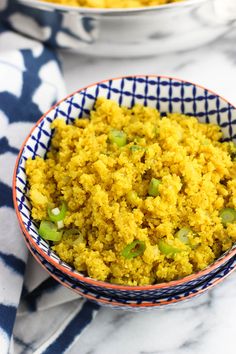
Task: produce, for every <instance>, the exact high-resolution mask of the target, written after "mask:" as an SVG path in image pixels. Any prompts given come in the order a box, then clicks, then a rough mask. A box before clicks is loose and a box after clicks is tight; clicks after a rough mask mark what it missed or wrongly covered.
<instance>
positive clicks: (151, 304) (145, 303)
mask: <svg viewBox="0 0 236 354" xmlns="http://www.w3.org/2000/svg"><path fill="white" fill-rule="evenodd" d="M25 240H26V242H27V244H28V247H29V249H30V251H31V252H32V254H33V255H34V257H35V259H36V260H37V261H38V262H39V263H40V264H41V265H42V266H43V267H44V268H45V269H46V270H47V271H48V272H49V274H50V275H51V276H53V277H54V279H56V280H57V281H59V282H60V283H61V284H63V285H65V286H66V287H67V288H69V289H71V290H73V291H75V292H76V293H77V294H78V295H81V296H84V297H86V298H88V299H89V300H91V301H94V302H96V303H98V304H100V305H102V306H108V307H112V308H116V309H125V310H133V311H137V310H138V311H139V310H142V309H146V310H147V309H151V308H152V309H153V308H159V307H162V306H172V305H174V304H176V303H179V302H183V301H187V300H189V299H191V298H193V297H195V296H199V295H201V294H203V293H205V292H206V291H207V290H209V289H211V288H212V287H213V286H215V285H216V284H218V283H220V282H221V281H222V280H223V279H225V278H226V277H227V276H228V275H230V274H231V273H232V271H233V270H235V268H236V255H235V256H233V257H232V258H231V259H230V260H229V261H228V262H226V264H225V265H224V266H222V267H221V269H220V270H218V272H217V273H216V274H215V275H214V276H212V277H211V278H210V279H208V280H207V281H205V282H202V283H200V284H198V285H196V286H194V287H192V288H190V289H188V290H185V291H182V292H179V293H176V294H174V295H172V296H164V295H163V297H159V298H156V297H155V295H153V296H152V295H150V297H149V298H146V299H142V298H139V296H138V295H137V296H136V297H135V298H134V299H125V298H122V297H116V296H114V297H113V296H112V295H111V294H108V295H107V296H106V295H102V294H98V293H97V292H96V291H93V289H92V288H91V287H89V288H84V287H83V286H81V285H80V284H79V283H78V281H76V280H75V281H74V282H73V281H72V280H71V278H70V277H68V276H67V275H66V274H64V273H63V272H61V271H60V270H58V269H57V268H56V267H54V266H53V265H52V264H51V263H49V262H48V261H47V260H46V259H45V258H44V257H42V256H41V255H40V253H38V252H37V250H36V249H35V248H34V247H33V246H32V245H31V244H30V243H29V241H28V239H27V238H26V237H25Z"/></svg>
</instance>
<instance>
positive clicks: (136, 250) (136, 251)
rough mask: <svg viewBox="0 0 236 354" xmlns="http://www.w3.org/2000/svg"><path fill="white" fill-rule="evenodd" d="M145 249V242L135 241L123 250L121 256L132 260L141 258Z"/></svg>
mask: <svg viewBox="0 0 236 354" xmlns="http://www.w3.org/2000/svg"><path fill="white" fill-rule="evenodd" d="M145 248H146V245H145V242H143V241H139V240H135V241H133V242H132V243H130V244H129V245H127V246H126V247H125V248H124V249H123V251H122V252H121V255H122V256H123V257H125V258H126V259H132V258H135V257H137V256H141V254H143V252H144V251H145Z"/></svg>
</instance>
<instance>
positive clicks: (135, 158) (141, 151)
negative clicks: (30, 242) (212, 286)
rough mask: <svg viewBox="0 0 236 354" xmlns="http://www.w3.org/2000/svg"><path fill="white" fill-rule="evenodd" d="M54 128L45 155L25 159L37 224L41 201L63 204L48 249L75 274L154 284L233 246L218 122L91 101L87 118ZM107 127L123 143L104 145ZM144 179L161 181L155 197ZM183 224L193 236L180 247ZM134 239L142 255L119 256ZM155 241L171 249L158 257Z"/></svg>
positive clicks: (231, 167)
mask: <svg viewBox="0 0 236 354" xmlns="http://www.w3.org/2000/svg"><path fill="white" fill-rule="evenodd" d="M52 128H55V132H54V134H53V138H52V141H51V149H50V151H49V152H48V154H47V156H46V158H45V159H43V158H40V157H36V158H35V159H34V160H32V159H28V160H27V161H26V173H27V177H28V182H29V186H30V192H29V196H30V200H31V204H32V217H33V219H35V220H36V221H41V220H45V219H47V217H48V215H47V209H48V206H49V205H50V206H51V207H57V206H60V204H61V202H62V201H64V202H65V203H66V204H67V208H68V210H67V213H66V217H65V219H64V226H65V228H64V233H63V236H62V239H61V241H59V242H58V243H56V244H54V245H53V246H52V249H53V250H54V251H55V252H56V253H57V254H58V255H59V257H60V258H61V259H62V260H63V261H65V262H67V263H69V264H71V265H72V266H74V267H75V268H76V269H77V270H78V271H79V272H82V273H83V274H85V275H88V276H90V277H92V278H94V279H98V280H102V281H107V282H111V283H117V284H124V285H146V284H156V283H159V282H163V281H170V280H174V279H180V278H182V277H184V276H187V275H189V274H191V273H194V272H197V271H199V270H202V269H204V268H206V267H207V266H208V265H209V264H210V263H212V262H213V261H214V260H215V259H217V258H218V257H219V256H220V255H221V254H222V253H223V252H224V251H226V250H227V249H229V248H230V247H231V246H232V244H233V243H234V242H235V241H236V223H235V222H233V223H228V224H227V225H223V224H222V220H221V218H220V215H219V213H220V211H221V210H222V209H223V208H226V207H228V208H236V179H235V177H236V162H234V161H233V158H232V151H233V152H234V153H235V147H234V145H233V144H232V143H222V142H219V139H221V138H222V133H221V131H220V129H219V127H218V126H217V125H213V124H203V123H199V122H198V120H197V119H196V118H194V117H188V116H185V115H183V114H179V113H172V114H167V115H166V116H165V117H161V116H160V113H159V112H158V111H157V110H156V109H154V108H150V107H144V106H141V105H135V106H134V107H133V108H131V109H128V108H125V107H119V105H118V104H117V103H115V102H114V101H112V100H107V99H105V98H99V99H97V101H96V105H95V110H93V111H91V114H90V119H87V118H83V119H76V120H75V122H74V124H72V125H68V124H66V123H65V121H64V120H63V119H60V118H57V119H56V120H55V121H54V122H53V123H52ZM112 129H117V130H119V131H123V132H125V133H126V136H127V144H126V145H124V146H122V147H119V146H117V145H116V144H113V143H112V142H111V141H109V138H108V136H109V133H110V131H111V130H112ZM132 146H136V147H137V146H138V147H139V148H138V149H133V148H132ZM152 178H156V179H158V180H159V181H161V183H160V185H159V194H158V195H157V196H150V195H148V188H149V184H150V181H151V179H152ZM133 192H135V193H133ZM183 227H186V228H189V229H190V230H191V232H190V234H189V242H188V243H187V244H185V243H183V242H182V241H181V240H180V239H179V238H178V237H176V232H178V230H179V229H181V228H183ZM134 240H139V241H142V242H143V244H144V245H145V250H144V251H143V253H142V254H140V255H138V256H135V257H133V258H131V259H127V258H126V257H125V256H124V249H125V248H126V247H127V245H130V244H131V243H132V242H133V241H134ZM160 242H162V243H164V244H165V245H168V247H173V249H176V250H178V251H177V252H173V253H171V252H170V253H168V254H166V253H165V250H164V251H163V249H162V247H160V245H161V243H160Z"/></svg>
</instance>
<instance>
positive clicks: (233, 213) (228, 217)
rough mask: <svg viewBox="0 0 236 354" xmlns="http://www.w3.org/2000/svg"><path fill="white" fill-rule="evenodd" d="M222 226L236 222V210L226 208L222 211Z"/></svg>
mask: <svg viewBox="0 0 236 354" xmlns="http://www.w3.org/2000/svg"><path fill="white" fill-rule="evenodd" d="M219 215H220V217H221V221H222V224H224V225H226V224H228V223H233V222H234V221H236V210H235V209H233V208H225V209H222V210H221V211H220V214H219Z"/></svg>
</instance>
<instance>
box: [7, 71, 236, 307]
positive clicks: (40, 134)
mask: <svg viewBox="0 0 236 354" xmlns="http://www.w3.org/2000/svg"><path fill="white" fill-rule="evenodd" d="M99 96H103V97H106V98H110V99H113V100H115V101H116V102H118V103H119V104H120V105H123V106H127V107H131V106H133V105H134V104H136V103H139V104H143V105H146V106H150V107H155V108H157V109H158V110H159V111H160V112H161V113H167V112H180V113H183V114H186V115H192V116H195V117H197V118H198V119H199V121H200V122H204V123H209V122H211V123H216V124H218V125H219V126H220V127H221V129H222V131H223V133H224V137H225V140H234V139H235V138H236V108H235V107H233V106H232V105H231V104H230V103H229V102H227V101H226V100H225V99H223V98H221V97H220V96H218V95H217V94H215V93H213V92H211V91H209V90H207V89H205V88H203V87H201V86H198V85H196V84H192V83H189V82H186V81H182V80H179V79H175V78H169V77H161V76H131V77H122V78H117V79H111V80H106V81H102V82H99V83H96V84H93V85H91V86H88V87H86V88H83V89H81V90H79V91H77V92H75V93H73V94H71V95H69V96H68V97H66V98H65V99H64V100H62V101H61V102H59V103H57V104H56V105H55V106H54V107H53V108H51V109H50V110H49V111H48V112H47V113H46V114H45V115H44V116H43V117H42V118H41V119H40V120H39V121H38V122H37V123H36V125H35V126H34V128H33V129H32V131H31V132H30V134H29V136H28V137H27V138H26V140H25V142H24V144H23V147H22V149H21V151H20V153H19V156H18V159H17V162H16V167H15V172H14V177H13V199H14V205H15V209H16V213H17V217H18V220H19V223H20V227H21V229H22V232H23V234H24V235H25V237H26V239H27V240H28V242H29V244H30V245H31V248H33V249H34V250H35V251H37V253H38V254H39V255H40V256H41V257H42V258H43V259H45V262H47V263H49V264H51V265H52V266H53V267H54V268H56V269H58V270H59V271H60V272H61V273H62V274H64V276H66V277H68V278H69V279H70V280H71V281H72V282H74V283H76V286H77V287H78V288H80V287H81V289H82V288H86V289H90V290H91V291H92V292H94V293H96V294H100V295H103V296H112V297H116V298H123V299H127V300H132V299H137V298H138V299H139V300H140V301H145V300H147V299H150V298H153V299H158V298H163V296H175V294H178V293H180V292H181V293H183V292H187V291H188V290H189V289H191V288H194V287H196V286H197V285H199V284H201V283H204V282H206V281H208V280H209V279H210V278H212V277H213V276H215V275H216V274H217V273H218V271H219V270H221V269H223V268H222V267H224V266H225V265H226V264H227V262H228V261H229V260H230V259H231V258H232V257H233V256H235V255H236V244H235V245H234V246H233V247H232V248H231V249H230V250H228V251H227V252H225V253H224V254H223V255H222V256H221V257H220V258H219V259H218V260H216V261H215V262H214V263H213V264H211V265H210V266H208V267H207V268H206V269H204V270H203V271H200V272H198V273H195V274H192V275H189V276H187V277H185V278H182V279H180V280H176V281H171V282H168V283H161V284H156V285H149V286H121V285H116V284H110V283H106V282H101V281H97V280H95V279H91V278H89V277H86V276H84V275H83V274H81V273H79V272H77V271H76V270H75V269H73V267H71V266H70V265H69V264H66V263H65V262H63V261H62V260H61V259H60V258H59V257H58V256H57V255H56V254H55V253H54V252H53V251H52V250H51V249H50V246H49V244H48V243H47V242H46V241H45V240H43V239H42V238H41V237H40V236H39V234H38V228H37V224H36V223H35V222H34V220H32V218H31V206H30V201H29V198H28V186H27V179H26V174H25V161H26V159H27V158H29V157H32V158H34V157H35V156H37V155H39V156H41V157H44V156H45V154H46V152H47V151H48V149H49V146H50V139H51V135H52V130H51V122H52V121H53V120H54V119H55V118H56V117H57V116H58V115H60V117H62V118H63V119H64V120H65V121H66V122H67V123H68V124H70V123H72V122H73V121H74V119H75V118H81V117H84V116H88V115H89V113H90V110H91V109H92V108H93V106H94V103H95V101H96V98H97V97H99Z"/></svg>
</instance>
